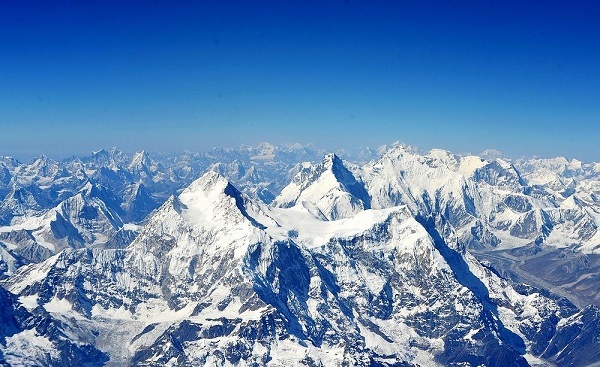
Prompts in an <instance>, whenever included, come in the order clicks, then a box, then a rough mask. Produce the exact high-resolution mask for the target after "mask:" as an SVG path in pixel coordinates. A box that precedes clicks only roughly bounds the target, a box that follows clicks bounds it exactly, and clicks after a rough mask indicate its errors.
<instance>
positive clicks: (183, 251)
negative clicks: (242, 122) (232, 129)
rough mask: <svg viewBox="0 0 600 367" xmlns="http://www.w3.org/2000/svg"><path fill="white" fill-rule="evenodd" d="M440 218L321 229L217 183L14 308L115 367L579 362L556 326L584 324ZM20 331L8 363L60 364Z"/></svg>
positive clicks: (396, 213) (29, 281)
mask: <svg viewBox="0 0 600 367" xmlns="http://www.w3.org/2000/svg"><path fill="white" fill-rule="evenodd" d="M437 221H438V222H436V219H435V218H432V217H431V218H428V219H427V218H424V217H421V216H414V215H413V213H412V212H411V211H410V209H409V208H408V207H406V206H397V207H392V208H387V209H379V210H366V211H362V212H360V213H358V214H356V215H355V216H352V217H349V218H344V219H340V220H335V221H329V220H324V219H323V218H319V217H316V216H314V215H313V213H311V211H310V210H307V209H306V208H304V207H302V206H295V207H292V208H287V209H279V208H270V207H267V206H265V205H264V204H261V203H259V202H255V201H252V200H251V199H250V198H249V197H247V196H245V195H244V194H242V193H240V192H239V191H238V190H237V189H236V188H235V187H234V186H233V185H231V183H229V182H228V181H227V180H226V179H225V178H224V177H222V176H220V175H219V174H217V173H214V172H212V171H210V172H208V173H206V174H205V175H204V176H202V177H201V178H200V179H199V180H197V181H195V182H193V183H192V184H191V185H190V186H189V187H188V188H186V189H185V190H184V191H183V192H182V193H181V194H180V195H178V196H177V197H173V198H171V199H169V200H168V201H167V202H166V203H165V204H163V205H162V207H161V208H160V209H159V210H157V211H156V212H155V213H154V214H153V215H152V218H150V220H149V221H148V223H147V224H146V226H145V227H144V229H143V230H142V231H141V233H140V235H139V236H138V237H137V238H136V240H135V241H134V242H133V243H132V244H131V245H130V246H129V247H127V248H126V249H113V250H111V249H80V250H71V249H69V250H65V251H62V252H61V253H59V254H58V255H55V256H53V257H52V258H50V259H48V260H46V261H44V262H42V263H40V264H34V265H29V266H26V267H21V268H19V270H17V272H16V273H15V274H14V275H13V276H11V277H10V278H9V279H8V280H6V281H5V283H4V286H5V287H6V289H7V290H8V291H9V292H10V294H14V295H15V296H11V295H10V294H9V295H8V297H9V298H10V299H11V300H13V301H12V302H13V304H16V306H13V307H12V308H13V309H14V308H17V309H18V308H19V307H23V308H25V309H26V310H27V311H28V312H42V310H44V311H46V312H47V313H48V314H49V315H50V316H51V317H52V321H53V322H56V323H57V324H58V326H57V328H59V329H64V330H69V332H70V333H73V332H74V331H77V330H87V333H85V335H83V336H80V335H76V336H75V335H74V336H73V337H72V338H71V339H70V340H76V341H77V342H80V343H88V344H89V345H91V346H93V347H94V348H96V349H97V350H98V351H99V353H100V354H99V355H101V356H105V355H107V356H108V358H109V363H111V364H114V365H158V364H167V365H216V366H225V365H233V364H237V365H252V364H258V365H265V364H268V365H273V366H283V365H290V364H291V365H319V364H322V365H342V364H347V365H354V366H371V365H381V366H388V365H448V364H456V365H458V364H460V363H469V364H471V365H480V364H485V365H489V366H493V365H495V366H504V365H523V366H525V365H528V364H529V363H538V362H539V363H543V361H542V360H540V359H539V356H540V355H541V354H544V353H545V355H546V358H548V359H556V360H559V359H561V358H563V359H564V358H567V359H568V356H563V354H562V351H558V350H557V351H554V352H553V350H548V346H549V345H550V343H551V342H552V340H553V337H555V336H557V335H558V334H557V331H554V332H552V331H551V329H554V330H558V333H559V332H560V330H561V329H560V326H562V324H564V325H565V327H568V326H569V325H571V324H573V323H574V322H575V321H573V320H574V319H575V318H577V317H585V315H581V316H578V315H576V309H575V308H574V307H572V306H569V305H568V304H564V303H561V302H559V301H557V300H555V299H552V298H549V297H547V296H544V295H543V294H541V293H539V292H537V291H535V290H533V289H530V288H527V287H522V288H521V289H517V288H514V287H513V286H512V285H511V284H510V283H509V282H508V281H506V280H504V279H502V278H501V277H499V276H498V275H497V274H496V273H495V272H494V271H493V270H491V269H488V268H486V267H485V266H483V265H481V264H480V263H479V262H478V261H477V260H476V259H475V258H474V257H473V256H471V255H469V254H468V253H467V252H464V251H462V250H461V249H460V248H461V246H460V244H459V243H458V242H457V238H455V237H454V236H453V235H451V234H450V235H449V237H448V238H449V239H450V241H451V242H448V240H446V239H444V238H442V235H441V234H440V232H439V229H440V228H446V229H445V230H446V231H451V228H450V227H449V224H446V223H443V222H440V221H443V219H441V218H438V219H437ZM8 309H10V308H8ZM36 310H39V311H36ZM595 310H596V309H595V308H591V309H589V310H586V311H585V312H586V313H592V314H593V313H594V312H596V311H595ZM561 323H562V324H561ZM559 324H560V325H559ZM549 329H550V331H548V330H549ZM13 331H14V333H13ZM13 331H11V332H8V333H7V336H6V337H5V338H6V342H5V345H4V346H3V347H2V349H1V350H2V353H3V354H4V355H5V356H10V358H20V357H18V356H19V353H21V354H22V355H23V357H22V358H23V360H25V358H26V356H27V358H33V359H34V361H35V362H34V363H35V364H39V365H52V364H56V363H60V361H59V360H58V359H53V357H52V356H53V354H52V353H51V351H52V350H54V349H59V346H58V345H57V343H55V342H54V341H53V340H51V339H50V336H48V335H46V334H44V333H41V332H38V333H39V335H37V334H36V337H38V338H41V339H44V343H42V342H39V343H32V345H31V347H30V348H29V349H28V350H27V351H24V350H23V349H18V348H20V347H21V345H20V344H19V343H22V340H26V339H27V338H28V337H29V334H31V332H30V331H29V330H28V329H26V330H23V331H20V329H19V328H17V329H16V330H13ZM542 331H544V333H542ZM565 333H566V332H565ZM575 334H576V337H578V338H587V339H586V340H589V341H591V342H593V339H594V338H595V335H593V334H591V333H589V332H580V333H575ZM559 336H560V335H559ZM114 340H119V341H120V342H119V343H112V342H111V341H114ZM556 343H558V341H557V342H556ZM552 346H554V344H552ZM54 355H57V356H58V355H59V354H56V353H54ZM35 356H45V358H48V359H46V360H44V359H36V357H35ZM56 358H58V357H56ZM7 360H8V359H7Z"/></svg>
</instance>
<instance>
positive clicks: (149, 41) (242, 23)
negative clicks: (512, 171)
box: [0, 0, 600, 161]
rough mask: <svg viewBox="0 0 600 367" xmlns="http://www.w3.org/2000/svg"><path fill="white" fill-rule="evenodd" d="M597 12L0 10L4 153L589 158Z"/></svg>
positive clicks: (594, 140) (97, 5)
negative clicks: (409, 150)
mask: <svg viewBox="0 0 600 367" xmlns="http://www.w3.org/2000/svg"><path fill="white" fill-rule="evenodd" d="M450 3H451V4H450ZM598 19H600V5H596V4H594V2H592V1H590V2H586V1H576V2H568V1H544V2H541V1H540V2H538V1H535V2H534V1H502V2H500V1H498V2H496V1H489V2H488V1H478V2H475V1H472V2H470V1H453V2H449V1H443V2H442V1H440V2H436V1H357V0H349V1H343V0H342V1H283V2H274V1H265V2H260V1H253V2H234V1H214V2H213V1H199V2H178V1H170V2H168V1H137V2H132V1H119V2H117V1H70V2H67V1H55V2H54V1H53V2H51V1H37V2H36V1H27V0H17V1H13V0H6V1H2V2H1V3H0V155H13V156H16V157H17V158H21V159H28V158H30V157H32V156H34V155H38V154H41V153H45V154H47V155H49V156H51V157H57V158H60V157H64V156H68V155H71V154H85V153H88V152H91V151H92V150H95V149H98V148H101V147H112V146H119V147H121V148H122V149H124V150H126V151H134V150H140V149H147V150H151V151H157V150H162V151H182V150H184V149H187V150H202V149H206V148H208V147H211V146H238V145H240V144H242V143H247V144H254V143H257V142H260V141H270V142H274V143H285V142H301V143H309V142H311V143H314V144H315V145H317V146H320V147H328V148H332V149H334V148H340V147H353V146H372V147H376V146H379V145H382V144H386V143H391V142H394V141H396V140H400V141H403V142H406V143H409V144H412V145H416V146H418V147H420V148H423V149H429V148H433V147H438V148H445V149H449V150H452V151H454V152H473V153H477V152H480V151H482V150H484V149H486V148H495V149H498V150H500V151H502V152H504V153H505V154H507V155H509V156H515V157H516V156H522V155H527V156H528V155H538V156H547V157H551V156H557V155H565V156H568V157H577V158H580V159H583V160H595V161H600V149H598V146H599V144H598V141H599V138H600V37H599V36H598V35H600V22H598Z"/></svg>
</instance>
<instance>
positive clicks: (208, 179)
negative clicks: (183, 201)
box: [182, 170, 231, 195]
mask: <svg viewBox="0 0 600 367" xmlns="http://www.w3.org/2000/svg"><path fill="white" fill-rule="evenodd" d="M228 186H231V183H230V182H229V181H228V180H227V178H225V177H224V176H222V175H221V174H219V173H218V172H217V171H213V170H208V171H206V172H205V173H204V174H203V175H202V176H201V177H200V178H198V179H197V180H196V181H194V182H192V183H191V184H190V185H189V186H188V187H187V188H186V189H185V190H183V192H182V195H183V194H190V193H194V192H199V191H202V192H206V193H208V192H213V191H218V192H224V191H225V189H226V188H227V187H228Z"/></svg>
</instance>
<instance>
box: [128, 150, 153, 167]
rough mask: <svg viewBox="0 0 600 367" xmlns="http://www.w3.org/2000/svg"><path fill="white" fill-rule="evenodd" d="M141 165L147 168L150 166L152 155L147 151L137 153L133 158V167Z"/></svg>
mask: <svg viewBox="0 0 600 367" xmlns="http://www.w3.org/2000/svg"><path fill="white" fill-rule="evenodd" d="M140 164H143V165H146V166H148V165H150V155H149V154H148V152H146V151H145V150H142V151H141V152H137V153H135V155H134V156H133V159H132V160H131V166H135V165H140Z"/></svg>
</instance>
